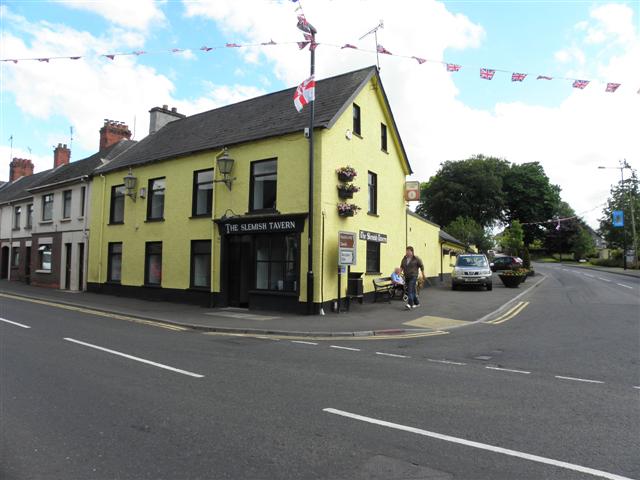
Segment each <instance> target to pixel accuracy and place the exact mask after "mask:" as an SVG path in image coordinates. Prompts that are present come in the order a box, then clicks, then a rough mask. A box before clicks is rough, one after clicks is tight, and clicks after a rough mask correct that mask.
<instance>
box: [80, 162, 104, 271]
mask: <svg viewBox="0 0 640 480" xmlns="http://www.w3.org/2000/svg"><path fill="white" fill-rule="evenodd" d="M100 178H101V179H102V202H100V203H101V205H100V242H99V244H98V252H99V253H98V283H100V281H101V280H102V250H103V248H102V241H103V238H104V203H105V200H104V195H105V189H106V186H107V179H106V177H105V176H104V174H103V173H101V174H100ZM85 207H86V205H85Z"/></svg>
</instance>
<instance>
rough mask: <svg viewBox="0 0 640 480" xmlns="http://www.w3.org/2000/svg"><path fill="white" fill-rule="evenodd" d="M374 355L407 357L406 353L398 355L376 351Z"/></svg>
mask: <svg viewBox="0 0 640 480" xmlns="http://www.w3.org/2000/svg"><path fill="white" fill-rule="evenodd" d="M376 355H383V356H385V357H395V358H409V357H408V356H407V355H398V354H397V353H384V352H376Z"/></svg>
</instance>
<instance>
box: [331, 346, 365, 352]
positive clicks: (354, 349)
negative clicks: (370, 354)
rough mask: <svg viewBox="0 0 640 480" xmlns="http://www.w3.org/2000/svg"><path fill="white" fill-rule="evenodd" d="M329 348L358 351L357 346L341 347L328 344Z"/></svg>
mask: <svg viewBox="0 0 640 480" xmlns="http://www.w3.org/2000/svg"><path fill="white" fill-rule="evenodd" d="M330 347H331V348H337V349H339V350H351V351H352V352H359V351H360V349H359V348H351V347H341V346H340V345H330Z"/></svg>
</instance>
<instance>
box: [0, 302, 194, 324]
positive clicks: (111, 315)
mask: <svg viewBox="0 0 640 480" xmlns="http://www.w3.org/2000/svg"><path fill="white" fill-rule="evenodd" d="M0 297H5V298H11V299H14V300H20V301H23V302H30V303H37V304H39V305H47V306H49V307H55V308H62V309H64V310H70V311H73V312H80V313H88V314H89V315H96V316H99V317H106V318H115V319H116V320H126V321H128V322H133V323H141V324H143V325H150V326H152V327H160V328H165V329H167V330H174V331H177V332H184V331H186V330H188V328H186V327H180V326H178V325H171V324H168V323H162V322H154V321H153V320H143V319H142V318H136V317H129V316H127V315H120V314H118V313H109V312H101V311H100V310H93V309H91V308H85V307H76V306H73V305H65V304H63V303H55V302H49V301H47V300H38V299H36V298H26V297H22V296H19V295H10V294H7V293H0Z"/></svg>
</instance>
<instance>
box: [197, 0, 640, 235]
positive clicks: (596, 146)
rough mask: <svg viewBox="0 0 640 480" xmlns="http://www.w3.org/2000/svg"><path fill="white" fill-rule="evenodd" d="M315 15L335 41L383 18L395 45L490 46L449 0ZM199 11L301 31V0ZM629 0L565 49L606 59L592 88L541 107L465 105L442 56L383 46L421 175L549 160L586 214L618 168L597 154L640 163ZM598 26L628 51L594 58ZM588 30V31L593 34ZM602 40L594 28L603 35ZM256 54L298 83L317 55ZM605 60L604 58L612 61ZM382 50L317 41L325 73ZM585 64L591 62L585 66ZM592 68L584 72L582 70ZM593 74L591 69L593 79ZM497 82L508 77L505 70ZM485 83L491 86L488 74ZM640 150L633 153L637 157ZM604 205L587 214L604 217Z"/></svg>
mask: <svg viewBox="0 0 640 480" xmlns="http://www.w3.org/2000/svg"><path fill="white" fill-rule="evenodd" d="M304 7H305V13H306V15H307V18H308V19H309V21H311V22H312V23H313V24H314V26H315V27H316V28H317V29H318V32H319V33H318V40H319V41H320V42H328V43H335V44H342V43H346V42H349V43H356V44H357V45H359V46H361V47H363V48H372V46H373V39H371V38H368V39H365V40H364V41H362V42H357V41H356V40H357V38H358V37H359V36H360V35H361V34H363V33H364V32H366V31H367V30H369V29H370V28H372V27H373V26H375V25H376V24H377V23H378V20H379V19H380V18H384V22H385V23H384V29H383V30H381V31H380V32H379V42H380V43H381V44H382V45H384V46H385V47H386V48H387V49H389V50H390V51H392V52H394V53H402V54H406V53H408V54H409V55H412V54H415V55H418V56H422V57H426V58H429V59H434V60H441V59H443V58H444V53H445V50H446V49H450V48H458V49H464V48H473V47H476V46H478V45H480V44H481V42H482V39H483V38H484V34H485V32H484V29H483V28H482V26H481V25H477V24H474V23H473V22H472V21H471V20H469V19H468V18H467V17H465V16H463V15H460V14H457V15H454V14H452V13H451V12H449V11H448V10H447V8H446V6H445V5H444V4H441V3H436V2H433V1H424V2H420V3H419V4H418V3H415V4H413V8H412V11H411V14H410V15H407V11H406V9H403V8H399V6H398V5H397V4H396V3H394V2H388V1H382V0H380V1H371V2H368V3H367V8H365V9H363V8H362V2H357V1H353V2H340V3H339V4H338V3H337V2H331V1H316V2H313V3H311V2H307V3H305V5H304ZM185 9H186V13H187V15H189V16H204V17H206V18H210V19H212V20H214V21H216V22H217V24H218V26H219V28H221V29H224V30H226V31H227V33H228V34H229V35H231V36H234V35H236V36H237V35H242V36H245V37H246V39H247V40H251V41H264V40H265V39H268V38H269V36H270V35H271V34H272V32H274V31H277V32H280V33H281V38H282V39H290V38H299V37H300V36H301V35H300V33H299V32H298V31H297V29H296V28H295V17H294V12H293V9H294V7H293V6H292V5H291V4H290V3H287V2H284V3H281V4H279V3H273V2H262V1H257V0H256V1H245V2H241V4H240V2H236V1H233V0H226V1H223V0H215V1H214V0H211V1H209V2H198V3H191V2H185ZM631 15H632V12H631V13H630V9H629V8H628V7H625V6H622V8H618V6H613V7H611V6H609V5H602V6H600V7H598V8H596V9H594V10H593V11H592V12H591V17H590V18H589V19H588V20H584V21H583V22H581V23H580V24H579V25H578V26H576V28H575V32H577V33H578V34H580V35H581V37H582V38H581V39H577V40H576V41H575V42H574V43H575V45H574V46H572V47H571V48H570V49H566V50H561V51H559V52H558V53H556V58H557V59H558V60H560V61H566V62H567V63H577V64H578V66H580V65H586V66H585V68H584V69H585V70H586V68H587V66H588V67H591V65H596V67H595V68H589V71H591V70H593V75H594V76H595V78H594V80H596V81H597V80H600V82H594V83H592V84H591V85H590V86H589V87H588V88H587V89H586V90H584V91H581V90H572V89H571V87H570V83H568V84H567V98H566V99H565V100H564V101H563V102H562V103H561V104H560V105H558V106H555V107H542V106H538V105H532V104H527V103H524V102H510V103H499V104H497V105H495V107H494V109H493V110H492V111H484V110H478V109H474V108H470V107H468V106H467V105H465V104H463V103H462V102H461V101H460V100H459V98H458V93H459V92H458V90H457V88H456V86H455V85H454V83H453V81H452V79H451V76H450V75H449V74H447V73H446V72H444V71H443V69H442V67H441V66H439V65H436V64H430V63H426V64H424V65H421V66H418V65H417V64H415V63H414V62H412V61H409V60H406V59H399V58H391V57H385V56H382V59H381V61H382V65H381V66H382V70H381V76H382V79H383V82H384V85H385V89H386V91H387V93H388V96H389V98H390V102H391V106H392V108H393V110H394V114H395V117H396V120H397V122H398V124H399V129H400V132H401V134H402V136H403V140H404V143H405V145H406V147H407V150H408V153H409V157H410V161H411V163H412V166H413V169H414V171H415V177H416V178H418V179H427V178H428V177H429V176H430V175H432V174H433V173H434V172H435V171H436V170H437V168H438V165H439V164H440V163H441V162H443V161H445V160H449V159H462V158H467V157H468V156H469V155H472V154H475V153H483V154H487V155H496V156H503V157H505V158H507V159H509V160H511V161H513V162H516V163H522V162H530V161H540V162H541V163H542V164H543V166H544V168H545V170H546V171H547V173H548V175H549V176H550V177H551V180H552V181H553V182H554V183H558V184H560V186H561V187H562V189H563V193H562V194H563V198H564V199H565V200H567V201H568V202H569V203H570V204H571V205H572V206H573V207H574V209H575V210H576V211H577V212H583V211H586V210H590V209H591V210H592V209H593V207H594V206H596V205H598V204H600V203H602V202H604V201H605V199H606V197H607V194H608V190H609V186H610V184H611V183H614V182H615V181H616V180H615V178H609V177H606V176H604V175H602V173H601V172H598V170H597V169H596V167H597V166H598V165H599V164H612V163H613V164H615V162H616V161H617V160H618V159H619V158H622V157H624V156H626V157H627V158H628V159H629V160H630V161H632V162H635V165H636V166H638V163H640V158H639V155H638V148H637V132H636V131H635V130H636V129H637V112H638V111H640V96H638V95H636V94H635V90H637V88H638V86H640V75H639V72H638V62H637V58H638V48H639V47H638V33H637V31H635V30H630V29H629V24H631V25H633V23H630V22H632V18H631ZM595 27H598V28H600V29H601V30H602V31H603V32H604V33H605V35H606V36H607V39H608V41H614V42H618V40H619V39H621V38H625V39H626V43H624V44H623V47H624V50H623V51H621V52H620V53H619V54H617V56H615V57H611V56H610V55H607V56H606V57H598V58H592V57H591V56H588V54H587V53H585V52H586V50H584V48H582V47H583V45H582V44H586V43H587V40H586V39H585V36H586V35H590V34H591V33H590V30H589V29H590V28H591V29H593V28H595ZM585 32H586V33H585ZM594 38H595V37H594ZM261 52H263V53H261V54H257V53H255V52H254V58H252V60H253V61H255V59H256V56H257V58H258V59H262V61H265V60H266V61H267V62H270V63H271V64H272V65H273V71H274V73H275V74H276V76H277V77H279V78H280V79H282V80H283V81H285V82H286V83H287V84H289V85H295V84H296V83H297V82H299V81H300V79H302V78H304V77H305V76H306V74H307V72H308V54H307V53H305V52H298V51H297V50H296V48H295V47H292V48H291V49H288V48H286V47H274V48H269V49H263V50H262V51H261ZM603 58H604V59H603ZM374 61H375V57H373V56H372V55H368V54H363V53H362V52H356V51H346V50H343V51H340V52H337V51H335V50H332V49H330V48H327V47H322V46H321V47H319V49H318V55H317V62H318V63H317V71H318V76H319V77H325V76H329V75H332V74H336V73H341V72H344V71H348V70H351V69H355V68H359V67H363V66H366V65H368V64H371V63H373V62H374ZM580 70H583V68H581V69H580ZM580 73H582V72H580ZM586 78H590V77H586ZM616 79H618V80H619V81H621V82H622V83H623V87H624V88H623V87H621V88H620V90H619V91H618V92H617V93H615V94H605V93H604V92H603V90H604V84H603V83H602V82H605V81H615V80H616ZM494 81H500V80H499V79H498V78H496V80H494ZM478 88H482V85H481V84H480V83H478ZM634 155H635V157H634ZM598 216H599V211H598V210H596V211H592V212H591V213H589V214H588V215H586V218H587V219H588V220H589V221H590V222H591V223H592V224H595V220H596V219H597V217H598Z"/></svg>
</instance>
